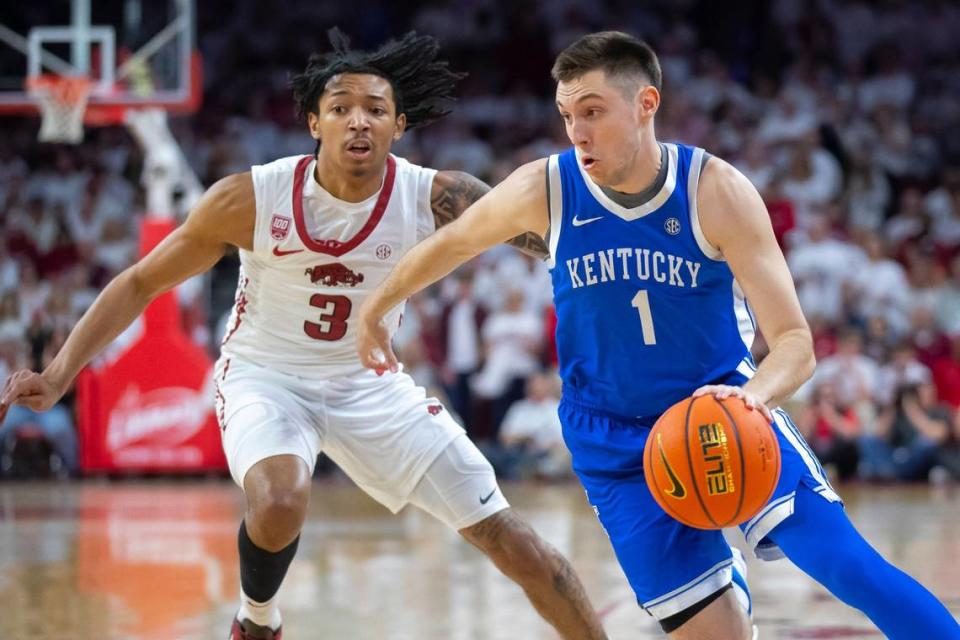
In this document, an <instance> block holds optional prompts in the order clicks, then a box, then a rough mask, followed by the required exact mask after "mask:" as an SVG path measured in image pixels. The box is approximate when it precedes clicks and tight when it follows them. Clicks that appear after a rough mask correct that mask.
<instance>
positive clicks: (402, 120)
mask: <svg viewBox="0 0 960 640" xmlns="http://www.w3.org/2000/svg"><path fill="white" fill-rule="evenodd" d="M406 130H407V114H405V113H401V114H400V115H398V116H397V129H396V131H394V132H393V139H394V140H399V139H400V138H402V137H403V133H404V132H405V131H406Z"/></svg>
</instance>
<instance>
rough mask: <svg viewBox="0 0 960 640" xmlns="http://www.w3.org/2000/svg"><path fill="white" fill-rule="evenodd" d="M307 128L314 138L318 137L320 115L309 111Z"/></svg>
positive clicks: (317, 138)
mask: <svg viewBox="0 0 960 640" xmlns="http://www.w3.org/2000/svg"><path fill="white" fill-rule="evenodd" d="M307 128H308V129H309V130H310V135H311V136H312V137H313V139H314V140H319V139H320V116H319V115H318V114H316V113H313V112H310V113H308V114H307Z"/></svg>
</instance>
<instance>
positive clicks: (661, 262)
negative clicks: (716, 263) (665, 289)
mask: <svg viewBox="0 0 960 640" xmlns="http://www.w3.org/2000/svg"><path fill="white" fill-rule="evenodd" d="M566 263H567V271H568V272H569V273H570V282H571V284H572V285H573V288H574V289H578V288H580V287H589V286H591V285H595V284H597V283H602V282H610V281H613V280H631V279H633V280H640V281H643V280H649V279H650V278H653V280H654V281H656V282H665V283H667V284H668V285H670V286H671V287H691V288H693V289H696V288H697V274H698V273H699V272H700V263H699V262H693V261H692V260H688V259H687V258H683V257H681V256H675V255H673V254H672V253H664V252H663V251H656V250H654V251H651V250H650V249H637V248H632V247H620V248H617V249H607V250H605V251H597V252H594V253H587V254H585V255H582V256H580V257H579V258H570V259H568V260H567V261H566Z"/></svg>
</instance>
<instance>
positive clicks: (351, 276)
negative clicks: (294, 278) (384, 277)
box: [304, 262, 363, 287]
mask: <svg viewBox="0 0 960 640" xmlns="http://www.w3.org/2000/svg"><path fill="white" fill-rule="evenodd" d="M304 274H305V275H308V276H310V282H311V283H313V284H320V285H323V286H324V287H339V286H341V285H342V286H345V287H355V286H357V285H358V284H360V283H361V282H363V274H362V273H356V272H355V271H353V270H352V269H350V268H348V267H345V266H344V265H342V264H340V263H339V262H334V263H332V264H318V265H317V266H315V267H310V268H308V269H307V270H306V271H304Z"/></svg>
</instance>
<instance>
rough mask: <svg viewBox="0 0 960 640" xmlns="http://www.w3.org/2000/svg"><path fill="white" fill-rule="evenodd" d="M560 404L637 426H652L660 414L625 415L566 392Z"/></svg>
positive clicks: (561, 397)
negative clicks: (577, 398) (593, 404)
mask: <svg viewBox="0 0 960 640" xmlns="http://www.w3.org/2000/svg"><path fill="white" fill-rule="evenodd" d="M560 404H561V405H567V406H569V407H570V408H571V409H574V410H576V411H579V412H581V413H587V414H590V415H592V416H596V417H598V418H609V419H611V420H616V421H617V422H624V423H627V424H631V425H635V426H637V427H647V428H649V427H652V426H653V423H655V422H656V421H657V419H658V418H659V417H660V416H623V415H620V414H618V413H613V412H612V411H607V410H606V409H600V408H598V407H594V406H592V405H589V404H585V403H583V402H581V401H579V400H576V399H574V398H571V397H570V396H569V395H567V394H566V393H564V394H562V395H561V396H560Z"/></svg>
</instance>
